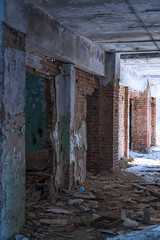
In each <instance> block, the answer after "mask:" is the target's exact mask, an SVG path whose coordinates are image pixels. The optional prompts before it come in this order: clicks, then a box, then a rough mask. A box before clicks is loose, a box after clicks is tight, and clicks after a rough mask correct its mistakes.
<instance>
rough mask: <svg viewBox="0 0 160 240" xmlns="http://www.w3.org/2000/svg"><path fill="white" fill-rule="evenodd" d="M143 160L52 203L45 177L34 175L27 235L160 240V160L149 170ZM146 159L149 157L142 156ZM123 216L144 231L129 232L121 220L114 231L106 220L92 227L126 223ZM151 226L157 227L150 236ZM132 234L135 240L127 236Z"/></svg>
mask: <svg viewBox="0 0 160 240" xmlns="http://www.w3.org/2000/svg"><path fill="white" fill-rule="evenodd" d="M131 155H132V156H133V154H132V153H131ZM137 155H138V154H137ZM137 155H136V153H134V159H133V158H130V161H128V159H122V160H121V164H120V165H121V169H120V170H119V171H118V172H116V173H114V174H112V173H108V172H103V173H102V174H101V175H98V176H94V175H92V174H88V176H87V179H86V182H85V183H83V184H82V185H77V186H76V187H75V188H74V189H73V190H72V191H70V192H68V191H65V190H64V191H61V193H59V194H57V195H55V196H54V197H53V198H52V199H51V198H47V197H46V196H45V195H44V194H43V191H42V190H39V189H38V188H37V186H39V185H40V183H42V182H43V179H42V177H37V176H28V177H27V185H26V196H27V201H26V202H27V204H26V223H25V228H24V229H23V232H22V234H23V235H24V236H26V237H28V239H31V240H32V239H33V240H34V239H46V240H51V239H58V240H61V239H77V240H79V239H80V240H81V239H114V240H118V239H119V240H121V239H126V240H133V239H134V240H138V239H144V240H145V239H149V240H151V239H152V240H153V239H160V231H159V229H158V230H155V231H153V230H152V228H154V229H155V228H156V227H157V224H159V222H160V178H159V175H160V166H159V165H158V164H157V163H158V161H160V160H151V162H150V163H151V165H149V166H148V168H147V167H146V166H145V164H146V162H145V163H144V162H143V160H144V158H143V159H142V162H141V161H140V160H137V158H139V155H138V157H137ZM141 157H144V156H142V154H141ZM145 158H146V156H145ZM154 163H155V164H154ZM141 165H143V168H142V166H141ZM155 166H156V167H155ZM133 167H135V168H136V170H135V169H133ZM150 170H151V171H150ZM82 187H83V188H84V190H83V189H82ZM81 191H82V192H81ZM72 200H73V201H72ZM145 207H150V211H151V220H150V222H149V224H143V223H142V221H143V216H144V208H145ZM121 211H122V212H123V213H126V218H129V219H131V220H135V221H136V222H137V224H138V226H126V227H124V226H123V225H124V222H123V221H121V222H118V220H117V224H115V226H113V227H112V226H111V228H110V229H108V227H107V225H110V222H106V221H105V222H104V220H103V221H102V220H101V221H99V222H98V223H97V221H98V220H96V223H94V224H93V223H92V221H93V220H94V219H96V218H98V217H100V216H106V217H112V218H114V219H121ZM110 221H111V220H110ZM106 224H107V225H106ZM152 225H153V227H151V226H152ZM155 225H156V226H155ZM146 227H147V229H146V230H143V229H145V228H146ZM148 227H149V228H150V227H151V230H150V231H149V230H148ZM137 230H138V232H137ZM135 231H136V232H135ZM126 232H131V234H132V235H128V236H125V235H123V234H125V233H126ZM137 234H139V235H137ZM147 234H148V235H147Z"/></svg>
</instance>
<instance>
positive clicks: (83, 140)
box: [74, 122, 87, 150]
mask: <svg viewBox="0 0 160 240" xmlns="http://www.w3.org/2000/svg"><path fill="white" fill-rule="evenodd" d="M74 139H75V145H76V147H78V148H79V149H80V148H82V146H83V145H84V147H85V150H87V133H86V124H85V122H83V123H82V125H81V127H80V129H79V131H78V132H74Z"/></svg>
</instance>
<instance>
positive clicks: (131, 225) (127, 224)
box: [123, 218, 139, 229]
mask: <svg viewBox="0 0 160 240" xmlns="http://www.w3.org/2000/svg"><path fill="white" fill-rule="evenodd" d="M138 225H139V224H138V222H136V221H134V220H131V219H130V218H126V219H125V221H124V222H123V226H124V227H127V228H132V229H135V228H137V227H138Z"/></svg>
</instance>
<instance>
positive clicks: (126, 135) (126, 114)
mask: <svg viewBox="0 0 160 240" xmlns="http://www.w3.org/2000/svg"><path fill="white" fill-rule="evenodd" d="M129 106H130V105H129V89H128V87H125V108H124V156H125V157H127V158H128V157H129Z"/></svg>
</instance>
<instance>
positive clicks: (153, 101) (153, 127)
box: [151, 98, 156, 146]
mask: <svg viewBox="0 0 160 240" xmlns="http://www.w3.org/2000/svg"><path fill="white" fill-rule="evenodd" d="M155 144H156V98H151V146H155Z"/></svg>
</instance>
